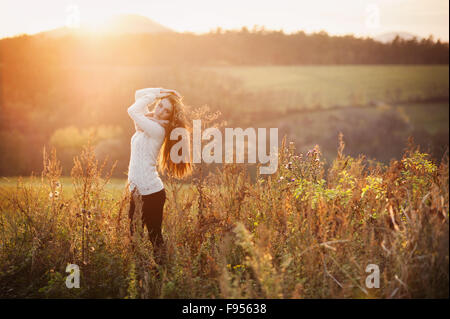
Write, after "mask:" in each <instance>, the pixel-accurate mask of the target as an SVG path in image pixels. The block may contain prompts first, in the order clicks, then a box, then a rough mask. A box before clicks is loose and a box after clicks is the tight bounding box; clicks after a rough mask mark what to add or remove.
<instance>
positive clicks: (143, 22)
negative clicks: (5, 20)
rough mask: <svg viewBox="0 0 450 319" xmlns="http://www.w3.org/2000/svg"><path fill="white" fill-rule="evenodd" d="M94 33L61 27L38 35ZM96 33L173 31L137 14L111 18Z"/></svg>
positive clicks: (87, 30)
mask: <svg viewBox="0 0 450 319" xmlns="http://www.w3.org/2000/svg"><path fill="white" fill-rule="evenodd" d="M92 31H94V30H93V29H91V28H89V27H88V26H83V25H82V26H81V27H80V28H68V27H61V28H57V29H53V30H49V31H43V32H40V33H38V34H39V35H41V36H48V37H55V38H58V37H62V36H65V35H67V34H85V33H90V32H92ZM95 32H97V33H106V34H136V33H172V32H174V31H173V30H171V29H169V28H167V27H165V26H163V25H161V24H159V23H157V22H154V21H152V20H151V19H149V18H147V17H144V16H140V15H137V14H121V15H116V16H113V17H112V18H110V19H108V20H107V21H106V22H105V23H103V24H102V25H100V26H99V27H98V28H96V29H95Z"/></svg>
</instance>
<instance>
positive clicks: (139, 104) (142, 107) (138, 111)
mask: <svg viewBox="0 0 450 319" xmlns="http://www.w3.org/2000/svg"><path fill="white" fill-rule="evenodd" d="M158 90H159V89H158ZM136 94H137V92H136ZM166 94H167V93H164V94H161V93H157V94H155V93H152V92H149V93H148V94H145V95H143V96H140V97H139V98H138V99H137V100H136V102H134V104H133V105H131V106H130V107H129V108H128V111H127V112H128V115H129V116H130V117H131V118H132V119H133V121H134V122H135V123H136V125H137V126H138V127H139V128H141V129H142V130H143V131H144V132H145V133H146V134H148V135H150V136H154V135H156V134H159V133H160V132H161V125H160V124H158V123H156V122H155V121H153V120H151V119H149V118H148V117H146V116H145V114H146V113H147V110H148V109H147V105H148V104H150V103H153V101H154V100H155V99H156V98H161V97H164V96H165V95H166Z"/></svg>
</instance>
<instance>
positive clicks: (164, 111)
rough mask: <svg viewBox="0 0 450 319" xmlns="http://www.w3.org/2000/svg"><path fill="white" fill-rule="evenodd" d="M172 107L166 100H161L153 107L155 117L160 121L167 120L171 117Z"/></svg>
mask: <svg viewBox="0 0 450 319" xmlns="http://www.w3.org/2000/svg"><path fill="white" fill-rule="evenodd" d="M172 110H173V106H172V103H170V101H169V100H168V99H162V100H161V101H159V103H158V105H156V107H155V116H156V117H157V118H158V119H160V120H168V119H169V118H170V116H171V115H172Z"/></svg>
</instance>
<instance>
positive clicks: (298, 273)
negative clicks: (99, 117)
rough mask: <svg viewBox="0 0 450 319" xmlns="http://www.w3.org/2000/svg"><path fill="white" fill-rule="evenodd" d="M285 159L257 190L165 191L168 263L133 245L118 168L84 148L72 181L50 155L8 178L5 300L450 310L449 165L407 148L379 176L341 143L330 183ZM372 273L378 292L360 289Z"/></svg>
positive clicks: (241, 169) (215, 186)
mask: <svg viewBox="0 0 450 319" xmlns="http://www.w3.org/2000/svg"><path fill="white" fill-rule="evenodd" d="M281 150H282V151H281V152H280V154H279V163H280V165H279V169H278V171H277V172H276V173H275V174H273V175H270V176H264V175H258V176H257V177H256V179H255V180H254V181H252V180H251V179H250V177H249V174H248V171H247V168H246V166H245V165H237V164H227V165H224V166H223V167H222V169H220V170H218V171H216V172H214V174H209V175H208V176H206V177H204V178H201V176H202V175H196V176H195V177H193V178H192V180H191V181H189V183H185V182H180V181H176V180H173V179H170V178H164V182H165V185H166V191H167V196H168V201H167V203H166V206H165V212H164V216H165V217H164V223H163V234H164V237H165V240H166V243H167V254H166V255H165V258H164V259H163V261H162V262H160V263H156V262H155V258H154V256H153V253H152V249H151V243H150V242H149V241H148V239H147V236H145V231H144V232H142V231H139V232H136V233H135V235H134V237H133V238H131V237H130V235H129V221H128V214H127V213H128V211H127V210H128V205H129V200H130V194H129V192H128V191H127V189H126V188H125V187H124V186H125V185H123V180H114V179H111V172H112V169H114V165H113V166H112V168H111V170H109V169H108V170H105V167H106V166H105V165H106V163H105V162H99V161H98V159H97V158H96V157H95V154H94V149H93V148H92V146H90V145H86V146H85V147H84V148H83V151H82V152H81V153H80V154H79V155H77V156H76V157H75V158H74V165H73V167H72V169H71V177H70V178H67V177H66V178H64V177H62V176H61V171H62V170H61V163H60V162H59V160H58V157H57V154H56V152H55V150H52V151H51V152H44V158H43V163H44V169H43V171H42V173H41V175H40V176H31V177H29V178H28V179H26V180H25V179H22V178H19V179H12V178H11V179H7V178H2V183H1V185H0V194H1V196H0V211H1V215H0V286H1V287H2V290H1V292H0V296H1V297H3V298H18V297H22V298H36V297H40V298H448V296H449V290H448V280H449V278H448V269H449V268H448V267H449V257H448V244H449V243H448V239H449V226H448V221H449V189H448V156H447V157H446V158H445V160H443V161H442V162H441V163H440V164H438V163H436V162H435V161H434V160H433V159H432V158H431V157H430V156H429V155H428V154H426V153H424V152H422V151H420V149H419V148H418V147H416V146H415V145H414V144H413V143H412V141H410V145H409V146H408V149H407V150H406V151H405V153H404V154H403V157H402V158H401V159H399V160H395V161H392V162H391V163H390V164H389V165H383V164H380V163H375V162H371V161H368V160H367V159H365V157H364V156H360V157H358V158H354V157H351V156H349V155H347V154H346V153H345V142H344V139H343V137H342V136H340V138H339V147H338V149H337V156H336V158H335V159H334V161H333V163H332V165H331V166H330V168H329V169H325V168H324V162H323V157H322V154H321V151H320V148H319V147H318V146H316V147H315V148H313V149H311V150H309V151H308V152H307V153H302V152H299V151H297V150H296V149H295V145H294V143H288V142H286V140H283V144H282V147H281ZM203 169H205V167H204V165H203V164H202V165H200V166H198V167H197V168H196V170H197V172H199V171H202V170H203ZM112 194H114V195H113V196H111V195H112ZM137 207H139V205H138V206H137ZM132 242H133V243H134V245H132ZM68 264H77V265H79V266H80V270H81V286H80V288H79V289H68V288H66V286H65V277H66V276H67V273H66V272H65V270H66V266H67V265H68ZM369 264H375V265H377V266H378V267H379V269H380V288H368V287H367V286H366V277H367V276H368V273H367V272H366V267H367V266H368V265H369Z"/></svg>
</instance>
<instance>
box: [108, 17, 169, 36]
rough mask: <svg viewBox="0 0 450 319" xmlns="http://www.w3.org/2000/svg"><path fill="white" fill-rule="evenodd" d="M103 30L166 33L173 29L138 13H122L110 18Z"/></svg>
mask: <svg viewBox="0 0 450 319" xmlns="http://www.w3.org/2000/svg"><path fill="white" fill-rule="evenodd" d="M100 30H101V31H105V32H112V33H164V32H173V30H171V29H169V28H167V27H165V26H163V25H161V24H159V23H156V22H154V21H152V20H150V19H149V18H147V17H144V16H140V15H137V14H121V15H117V16H114V17H112V18H110V19H109V20H108V21H106V23H105V25H104V26H102V27H100Z"/></svg>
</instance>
